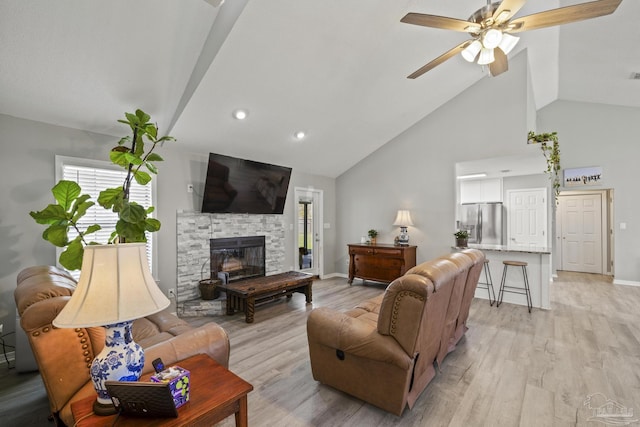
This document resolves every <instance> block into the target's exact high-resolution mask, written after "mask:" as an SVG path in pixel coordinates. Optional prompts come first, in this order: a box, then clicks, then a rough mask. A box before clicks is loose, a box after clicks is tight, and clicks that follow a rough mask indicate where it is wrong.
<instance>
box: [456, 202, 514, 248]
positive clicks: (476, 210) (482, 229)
mask: <svg viewBox="0 0 640 427" xmlns="http://www.w3.org/2000/svg"><path fill="white" fill-rule="evenodd" d="M502 211H503V206H502V203H499V202H496V203H464V204H462V205H460V223H459V225H458V228H460V229H461V230H467V231H468V232H469V240H468V242H469V243H477V244H485V245H502V244H504V242H503V240H502V216H503V215H502Z"/></svg>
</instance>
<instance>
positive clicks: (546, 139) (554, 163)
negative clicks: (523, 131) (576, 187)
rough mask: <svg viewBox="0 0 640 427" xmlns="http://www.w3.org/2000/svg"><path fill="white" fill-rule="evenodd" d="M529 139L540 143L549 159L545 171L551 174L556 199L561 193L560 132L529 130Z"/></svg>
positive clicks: (530, 141)
mask: <svg viewBox="0 0 640 427" xmlns="http://www.w3.org/2000/svg"><path fill="white" fill-rule="evenodd" d="M527 141H528V142H529V143H530V144H540V148H541V149H542V154H543V155H544V158H545V159H546V160H547V170H545V173H548V174H549V179H551V180H552V182H553V189H554V191H555V196H556V201H557V199H558V196H559V195H560V171H561V170H562V167H561V166H560V143H559V142H558V133H557V132H551V133H538V134H536V133H534V132H533V131H529V133H528V135H527Z"/></svg>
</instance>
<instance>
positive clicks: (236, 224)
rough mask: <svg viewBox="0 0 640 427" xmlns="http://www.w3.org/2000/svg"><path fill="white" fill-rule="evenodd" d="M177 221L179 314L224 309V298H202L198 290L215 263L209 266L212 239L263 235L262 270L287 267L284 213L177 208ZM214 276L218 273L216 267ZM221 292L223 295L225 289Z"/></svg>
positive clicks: (217, 312) (204, 313)
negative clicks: (180, 209) (255, 213)
mask: <svg viewBox="0 0 640 427" xmlns="http://www.w3.org/2000/svg"><path fill="white" fill-rule="evenodd" d="M176 222H177V223H176V228H177V253H178V259H177V264H178V265H177V267H178V268H177V272H176V281H177V293H176V311H177V314H178V316H211V315H223V314H224V313H225V307H224V303H225V300H224V299H223V300H220V299H217V300H212V301H206V300H203V299H201V298H200V291H199V290H198V283H199V282H200V280H203V279H209V278H210V277H211V272H212V270H214V269H215V265H214V267H212V266H211V259H212V258H211V256H212V254H211V246H210V241H211V239H214V240H215V239H227V238H229V239H238V238H239V237H260V238H262V239H264V251H263V253H264V273H262V274H263V275H267V276H268V275H271V274H276V273H281V272H283V271H287V270H289V269H288V268H286V265H285V224H284V217H283V215H274V214H265V215H253V214H252V215H249V214H207V213H204V214H203V213H199V212H184V211H178V212H177V218H176ZM231 262H235V261H231ZM215 263H216V262H214V264H215ZM236 267H237V265H236ZM229 276H231V273H229ZM214 277H217V271H216V276H214ZM222 295H223V298H224V293H223V294H222Z"/></svg>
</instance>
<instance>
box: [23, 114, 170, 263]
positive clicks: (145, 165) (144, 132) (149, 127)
mask: <svg viewBox="0 0 640 427" xmlns="http://www.w3.org/2000/svg"><path fill="white" fill-rule="evenodd" d="M125 117H126V120H118V122H120V123H124V124H127V125H129V127H130V128H131V131H132V135H130V136H126V137H124V138H122V139H120V141H118V145H117V146H116V147H114V148H112V149H111V151H110V153H109V158H110V160H111V162H112V163H113V164H115V165H118V166H120V167H122V168H123V169H124V170H125V171H126V172H127V175H126V177H125V179H124V182H123V183H122V185H121V186H118V187H115V188H106V189H104V190H102V191H101V192H100V195H99V196H98V200H97V202H98V204H99V205H100V206H102V207H103V208H104V209H108V210H111V211H113V212H115V213H117V214H118V222H117V223H116V227H115V231H114V232H113V233H112V234H111V236H110V237H109V243H115V242H120V243H124V242H129V243H133V242H146V241H147V238H146V235H145V232H155V231H158V230H159V229H160V221H158V220H157V219H155V218H152V217H150V216H149V214H151V213H152V212H153V210H154V207H153V206H148V207H146V208H145V207H144V206H141V205H139V204H138V203H136V202H133V201H131V202H130V201H129V191H130V189H131V183H132V181H133V180H135V181H136V182H137V183H138V184H140V185H147V184H148V183H149V182H151V179H152V175H151V174H157V173H158V169H157V167H156V166H155V163H156V162H160V161H162V160H163V159H162V157H160V156H159V155H158V154H157V153H155V152H154V150H155V148H156V146H157V145H158V144H161V145H162V143H164V142H165V141H173V140H175V139H174V138H173V137H171V136H163V137H160V138H158V127H157V125H155V124H153V123H150V119H151V117H150V116H149V115H148V114H146V113H145V112H144V111H142V110H136V112H135V114H132V113H125ZM149 143H150V144H151V145H149ZM51 192H52V193H53V197H54V198H55V200H56V203H52V204H50V205H48V206H47V207H46V208H44V209H43V210H41V211H32V212H30V213H29V214H30V215H31V217H33V219H34V220H35V221H36V222H37V223H39V224H45V225H47V226H48V227H47V228H46V229H45V230H44V232H43V233H42V237H43V238H44V239H45V240H47V241H49V242H51V243H52V244H53V245H55V246H58V247H61V248H65V250H64V251H63V252H62V253H61V254H60V259H59V262H60V265H62V266H63V267H65V268H67V269H69V270H78V269H80V267H81V266H82V258H83V255H84V246H86V245H91V244H97V243H96V242H93V241H91V240H90V236H91V234H93V233H95V232H96V231H98V230H100V229H102V227H101V225H100V224H92V225H90V226H88V227H87V228H85V229H80V227H79V226H78V222H79V220H80V219H81V218H82V217H83V216H84V215H85V214H86V213H87V210H88V209H89V208H91V207H92V206H94V205H95V202H94V201H92V200H91V196H89V195H88V194H82V189H81V188H80V186H79V185H78V184H77V183H76V182H74V181H68V180H61V181H59V182H58V183H57V184H56V185H55V186H54V187H53V188H52V189H51ZM71 230H74V231H75V233H77V236H75V237H73V238H72V239H70V238H69V231H71Z"/></svg>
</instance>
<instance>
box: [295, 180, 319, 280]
mask: <svg viewBox="0 0 640 427" xmlns="http://www.w3.org/2000/svg"><path fill="white" fill-rule="evenodd" d="M295 195H296V204H295V210H296V211H295V218H296V219H295V221H294V223H295V226H294V236H295V239H296V240H295V245H296V246H295V247H296V248H298V250H297V253H296V260H295V270H297V271H303V272H305V273H310V274H313V275H314V276H320V274H321V271H322V268H321V267H322V265H321V264H322V191H321V190H315V189H305V188H296V189H295Z"/></svg>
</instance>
